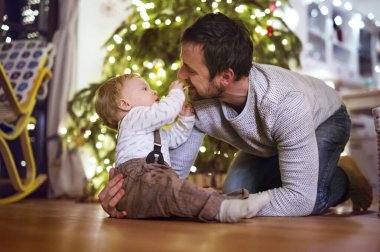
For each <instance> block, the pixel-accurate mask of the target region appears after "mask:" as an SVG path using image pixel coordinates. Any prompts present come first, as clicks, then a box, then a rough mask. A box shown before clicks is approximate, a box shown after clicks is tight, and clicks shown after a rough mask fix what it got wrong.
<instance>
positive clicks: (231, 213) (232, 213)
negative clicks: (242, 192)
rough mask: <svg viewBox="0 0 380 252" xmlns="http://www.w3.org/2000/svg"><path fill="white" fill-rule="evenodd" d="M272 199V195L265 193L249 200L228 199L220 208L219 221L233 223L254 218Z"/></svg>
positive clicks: (254, 195)
mask: <svg viewBox="0 0 380 252" xmlns="http://www.w3.org/2000/svg"><path fill="white" fill-rule="evenodd" d="M271 198H272V193H271V192H270V191H265V192H261V193H256V194H250V195H249V197H248V198H247V199H226V200H224V201H223V202H222V204H221V206H220V210H219V214H218V216H217V220H218V221H220V222H228V223H233V222H237V221H239V220H240V219H248V218H252V217H254V216H255V215H256V214H257V213H258V212H259V211H260V210H261V209H262V208H263V207H265V206H266V205H267V204H268V203H269V202H270V200H271Z"/></svg>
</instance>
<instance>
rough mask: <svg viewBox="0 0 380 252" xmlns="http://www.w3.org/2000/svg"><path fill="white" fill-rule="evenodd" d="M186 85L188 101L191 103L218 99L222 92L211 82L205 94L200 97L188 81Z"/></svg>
mask: <svg viewBox="0 0 380 252" xmlns="http://www.w3.org/2000/svg"><path fill="white" fill-rule="evenodd" d="M186 83H187V84H188V96H189V98H190V100H192V101H197V100H202V99H208V98H219V97H221V94H222V92H223V91H222V89H221V88H219V87H218V86H217V85H215V83H214V82H211V83H210V84H209V88H208V90H207V94H205V95H200V94H199V93H198V91H197V90H196V89H195V87H194V86H193V85H192V84H191V82H190V81H189V80H188V81H186Z"/></svg>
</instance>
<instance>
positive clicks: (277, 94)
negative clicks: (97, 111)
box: [99, 13, 372, 218]
mask: <svg viewBox="0 0 380 252" xmlns="http://www.w3.org/2000/svg"><path fill="white" fill-rule="evenodd" d="M181 45H182V49H181V59H182V67H181V69H180V70H179V72H178V78H179V79H183V80H185V81H186V83H187V84H188V86H189V96H190V98H191V99H192V101H193V106H194V109H195V111H196V123H195V126H196V127H195V128H194V130H193V132H192V136H191V137H190V138H189V140H188V141H187V142H186V143H185V144H183V145H182V146H180V147H179V148H177V149H175V150H173V151H172V152H171V154H170V155H171V159H172V166H173V169H175V170H176V172H177V174H178V175H179V176H180V178H185V177H186V176H187V175H188V173H189V168H190V167H191V165H192V163H193V162H194V160H195V158H196V156H197V153H198V149H199V146H200V145H201V143H202V140H203V137H204V135H205V134H209V135H210V136H213V137H215V138H217V139H220V140H223V141H226V142H228V143H230V144H231V145H233V146H235V147H236V148H238V149H239V150H240V151H239V153H238V155H237V156H236V157H235V159H234V161H233V163H232V164H231V167H230V169H229V171H228V175H227V178H226V181H225V183H224V187H223V191H224V192H225V193H228V192H230V191H234V190H236V189H239V188H246V189H248V190H249V191H250V192H251V193H257V192H261V191H267V190H271V192H272V198H271V201H270V203H269V204H268V205H267V206H265V207H264V208H263V209H262V210H261V211H260V212H259V213H258V215H259V216H305V215H310V214H321V213H323V212H324V211H326V210H327V209H328V208H329V207H331V206H336V205H337V204H339V203H341V202H343V201H345V200H346V199H348V197H351V199H352V200H353V203H354V209H355V210H361V209H363V210H366V209H367V208H368V207H369V205H370V203H371V200H372V191H371V188H370V186H369V184H368V182H367V180H366V179H365V178H364V176H363V175H362V173H361V172H360V171H359V170H358V168H357V166H356V165H355V164H354V163H353V162H352V160H349V161H348V162H349V163H350V164H353V165H344V166H343V165H342V167H338V165H337V164H338V161H339V158H340V154H341V152H342V151H343V149H344V147H345V145H346V143H347V141H348V138H349V133H350V119H349V116H348V113H347V111H346V108H345V106H344V105H343V103H342V101H341V99H340V97H339V95H338V94H337V92H336V91H335V90H333V89H332V88H330V87H328V86H327V85H325V84H324V82H323V81H321V80H318V79H315V78H312V77H309V76H303V75H300V74H298V73H295V72H291V71H288V70H286V69H282V68H279V67H276V66H270V65H260V64H256V63H252V56H253V45H252V40H251V37H250V33H249V31H248V30H247V28H246V27H244V25H242V24H241V22H239V21H234V20H232V19H230V18H228V17H227V16H225V15H223V14H221V13H217V14H207V15H205V16H203V17H202V18H200V19H199V20H197V21H196V22H195V23H194V24H193V25H192V26H190V27H189V28H187V29H186V30H185V32H184V34H183V35H182V38H181ZM178 153H180V154H178ZM342 168H343V169H344V170H343V169H342ZM110 177H111V178H112V177H113V170H112V171H111V172H110ZM122 181H123V179H122V178H121V177H114V178H112V179H110V182H109V184H108V185H107V186H106V187H105V189H103V191H102V192H101V193H100V195H99V198H100V202H101V204H102V206H103V208H104V210H105V211H106V212H108V213H109V214H110V215H111V216H112V217H118V218H122V217H124V216H125V215H126V214H127V213H125V212H117V211H116V210H115V207H114V206H115V205H116V203H117V202H118V201H119V200H120V198H121V197H122V196H123V194H124V191H123V190H120V188H121V184H122Z"/></svg>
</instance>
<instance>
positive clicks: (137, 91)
mask: <svg viewBox="0 0 380 252" xmlns="http://www.w3.org/2000/svg"><path fill="white" fill-rule="evenodd" d="M121 92H122V96H123V98H125V99H127V100H128V101H129V104H130V105H131V106H132V107H136V106H151V105H152V104H153V103H155V102H158V101H159V98H158V96H157V91H155V90H152V89H150V87H149V84H148V83H147V82H146V81H145V80H144V79H143V78H138V77H134V78H132V79H130V80H126V81H125V82H124V83H123V88H122V91H121Z"/></svg>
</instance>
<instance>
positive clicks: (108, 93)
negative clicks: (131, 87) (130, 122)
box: [95, 74, 141, 130]
mask: <svg viewBox="0 0 380 252" xmlns="http://www.w3.org/2000/svg"><path fill="white" fill-rule="evenodd" d="M136 77H137V78H141V77H140V76H139V75H137V74H124V75H120V76H117V77H114V78H111V79H109V80H107V81H105V82H104V83H103V84H101V85H100V87H99V88H98V90H97V92H96V98H95V111H96V113H97V114H98V115H99V117H100V119H102V121H103V122H104V124H105V125H106V126H108V127H110V128H112V129H116V130H117V128H118V122H119V118H118V113H117V112H118V109H119V108H118V102H119V99H120V97H121V95H120V93H121V88H122V86H123V83H124V81H126V80H130V79H133V78H136Z"/></svg>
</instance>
